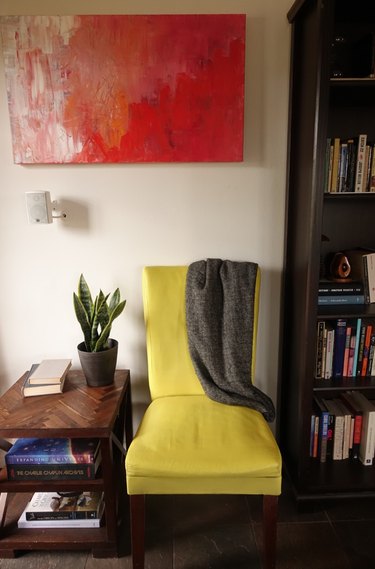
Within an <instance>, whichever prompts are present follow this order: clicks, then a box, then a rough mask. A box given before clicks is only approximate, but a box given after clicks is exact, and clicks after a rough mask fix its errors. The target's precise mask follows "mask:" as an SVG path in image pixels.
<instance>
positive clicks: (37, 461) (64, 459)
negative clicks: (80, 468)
mask: <svg viewBox="0 0 375 569" xmlns="http://www.w3.org/2000/svg"><path fill="white" fill-rule="evenodd" d="M5 462H6V464H9V465H11V464H27V465H28V466H38V465H42V464H43V465H44V464H53V465H61V464H69V465H70V464H89V463H94V457H89V456H87V455H85V456H84V455H82V456H79V455H74V457H72V456H71V455H68V454H67V455H60V456H58V457H57V456H56V455H54V456H48V455H32V456H30V455H12V454H11V455H10V456H8V455H5Z"/></svg>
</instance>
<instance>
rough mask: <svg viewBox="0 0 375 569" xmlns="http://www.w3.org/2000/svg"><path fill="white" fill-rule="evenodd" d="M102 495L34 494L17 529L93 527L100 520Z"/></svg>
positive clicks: (81, 493) (98, 525) (80, 493)
mask: <svg viewBox="0 0 375 569" xmlns="http://www.w3.org/2000/svg"><path fill="white" fill-rule="evenodd" d="M103 512H104V499H103V492H76V493H74V492H35V493H34V494H33V496H32V498H31V500H30V502H29V503H28V504H27V505H26V507H25V509H24V510H23V512H22V514H21V516H20V518H19V520H18V527H19V528H31V529H35V528H39V529H40V528H75V527H80V528H95V527H100V525H101V523H102V519H103Z"/></svg>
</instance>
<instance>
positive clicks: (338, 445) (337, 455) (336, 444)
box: [332, 415, 344, 460]
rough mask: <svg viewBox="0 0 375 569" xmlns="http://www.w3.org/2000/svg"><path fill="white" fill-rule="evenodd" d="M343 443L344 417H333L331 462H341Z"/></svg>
mask: <svg viewBox="0 0 375 569" xmlns="http://www.w3.org/2000/svg"><path fill="white" fill-rule="evenodd" d="M343 443H344V417H343V416H341V415H335V434H334V440H333V457H332V458H333V460H342V449H343Z"/></svg>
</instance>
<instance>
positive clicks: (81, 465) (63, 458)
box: [5, 438, 101, 480]
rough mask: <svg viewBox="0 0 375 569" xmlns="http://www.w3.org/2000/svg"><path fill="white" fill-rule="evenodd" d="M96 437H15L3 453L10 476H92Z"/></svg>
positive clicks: (96, 458) (97, 461)
mask: <svg viewBox="0 0 375 569" xmlns="http://www.w3.org/2000/svg"><path fill="white" fill-rule="evenodd" d="M100 462H101V453H100V442H99V440H98V439H63V438H62V439H36V438H30V439H18V440H17V441H16V442H15V443H14V445H13V446H12V448H11V449H10V450H9V451H8V452H7V454H6V455H5V463H6V467H7V473H8V479H9V480H92V479H94V478H95V475H96V472H97V469H98V467H99V464H100Z"/></svg>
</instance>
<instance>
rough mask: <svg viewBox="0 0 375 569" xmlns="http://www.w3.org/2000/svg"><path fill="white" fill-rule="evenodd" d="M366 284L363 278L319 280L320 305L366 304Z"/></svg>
mask: <svg viewBox="0 0 375 569" xmlns="http://www.w3.org/2000/svg"><path fill="white" fill-rule="evenodd" d="M364 303H365V294H364V284H363V281H362V280H355V281H353V280H349V279H348V280H347V281H341V282H338V281H333V280H328V279H326V280H321V281H319V291H318V305H319V306H333V305H340V304H364Z"/></svg>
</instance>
